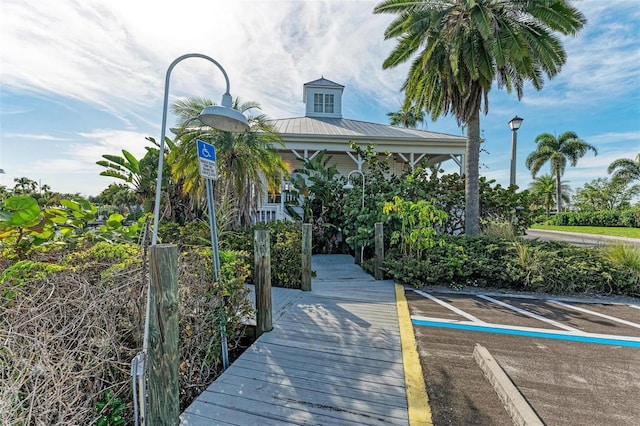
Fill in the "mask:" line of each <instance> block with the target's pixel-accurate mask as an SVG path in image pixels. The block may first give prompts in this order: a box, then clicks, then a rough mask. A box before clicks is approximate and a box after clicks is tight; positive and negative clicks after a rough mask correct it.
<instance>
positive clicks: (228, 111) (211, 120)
mask: <svg viewBox="0 0 640 426" xmlns="http://www.w3.org/2000/svg"><path fill="white" fill-rule="evenodd" d="M187 58H202V59H206V60H207V61H209V62H211V63H213V64H214V65H215V66H216V67H218V69H220V71H221V72H222V75H224V80H225V82H226V84H227V88H226V91H225V93H224V95H222V102H221V105H220V106H217V105H216V106H208V107H206V108H205V109H203V110H202V112H201V113H200V115H199V116H198V120H200V121H201V122H202V123H203V124H205V125H207V126H210V127H213V128H215V129H218V130H222V131H223V132H245V131H247V130H249V124H248V123H247V117H245V116H244V114H242V113H241V112H240V111H237V110H235V109H232V108H231V105H232V99H231V95H230V94H229V77H228V76H227V73H226V71H225V70H224V68H222V65H220V64H219V63H218V62H217V61H216V60H215V59H213V58H211V57H209V56H207V55H203V54H201V53H187V54H186V55H182V56H180V57H179V58H177V59H176V60H174V61H173V62H172V63H171V65H169V68H168V69H167V76H166V78H165V82H164V103H163V106H162V128H161V129H160V156H159V158H158V180H157V182H156V199H155V204H154V207H153V235H152V238H151V245H155V244H156V242H157V240H158V222H159V220H160V194H161V192H162V169H163V163H164V138H165V135H166V127H167V109H168V106H169V79H170V77H171V71H172V70H173V68H174V67H175V66H176V65H177V64H178V63H179V62H181V61H183V60H185V59H187Z"/></svg>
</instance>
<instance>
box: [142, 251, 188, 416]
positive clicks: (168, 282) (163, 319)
mask: <svg viewBox="0 0 640 426" xmlns="http://www.w3.org/2000/svg"><path fill="white" fill-rule="evenodd" d="M149 272H150V274H151V286H150V292H151V306H150V311H149V346H148V349H147V354H148V359H149V364H148V371H149V383H148V389H149V412H148V415H147V419H148V422H147V424H150V425H171V426H173V425H176V424H178V416H179V414H180V412H179V410H180V404H179V388H178V361H179V359H178V353H179V352H178V330H179V329H178V248H177V246H176V245H174V244H158V245H153V246H151V247H150V248H149Z"/></svg>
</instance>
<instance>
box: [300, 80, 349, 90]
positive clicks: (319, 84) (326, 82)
mask: <svg viewBox="0 0 640 426" xmlns="http://www.w3.org/2000/svg"><path fill="white" fill-rule="evenodd" d="M304 86H315V87H335V88H339V89H344V86H343V85H342V84H338V83H335V82H333V81H331V80H327V79H326V78H324V77H321V78H319V79H317V80H313V81H310V82H308V83H305V84H303V87H304Z"/></svg>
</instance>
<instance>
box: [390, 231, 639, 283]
mask: <svg viewBox="0 0 640 426" xmlns="http://www.w3.org/2000/svg"><path fill="white" fill-rule="evenodd" d="M627 257H628V258H632V257H631V256H627ZM384 265H385V269H386V272H387V274H388V275H389V276H390V277H391V278H393V279H395V280H397V281H398V282H400V283H402V284H408V285H413V286H416V287H422V286H424V285H446V286H451V287H455V288H460V287H464V286H473V287H489V286H490V287H499V288H510V289H514V290H527V291H534V292H548V293H557V294H577V293H586V294H610V293H614V294H624V295H638V294H639V293H640V284H639V282H640V281H639V280H640V272H638V271H637V270H635V271H634V270H633V268H628V267H625V268H623V267H621V265H620V263H617V262H616V261H614V260H612V258H611V256H610V255H608V254H607V252H605V251H604V250H601V249H598V248H584V247H576V246H571V245H568V244H564V243H552V242H539V241H532V240H517V241H509V240H505V239H500V238H492V237H474V238H469V237H464V236H460V237H443V242H442V244H440V245H436V246H434V247H433V248H431V249H430V250H428V251H427V252H426V253H425V254H424V255H423V257H422V258H420V259H417V258H415V257H404V256H400V255H398V254H394V253H391V254H390V255H389V256H388V257H387V259H385V263H384Z"/></svg>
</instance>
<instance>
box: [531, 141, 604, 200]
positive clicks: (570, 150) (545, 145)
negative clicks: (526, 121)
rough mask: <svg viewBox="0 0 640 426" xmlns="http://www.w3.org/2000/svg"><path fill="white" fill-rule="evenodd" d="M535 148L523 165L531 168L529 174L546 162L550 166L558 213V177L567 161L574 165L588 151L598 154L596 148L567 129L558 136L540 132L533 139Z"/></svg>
mask: <svg viewBox="0 0 640 426" xmlns="http://www.w3.org/2000/svg"><path fill="white" fill-rule="evenodd" d="M535 142H536V144H537V146H536V150H535V151H533V152H532V153H531V154H529V155H528V156H527V159H526V160H525V165H526V166H527V169H529V170H531V176H532V177H533V178H534V179H535V177H536V175H537V174H538V172H539V171H540V169H541V168H542V166H544V165H545V164H546V163H547V162H548V163H549V166H550V168H551V173H552V174H553V175H555V177H556V203H557V208H558V213H560V212H561V211H562V185H561V183H560V178H561V177H562V175H563V174H564V171H565V169H566V168H567V162H568V163H569V164H570V165H571V167H575V166H576V164H577V163H578V160H579V159H580V158H582V157H584V156H585V154H586V153H587V152H589V151H593V153H594V154H595V155H598V150H597V149H596V148H595V147H594V146H593V145H590V144H588V143H587V142H585V141H583V140H582V139H580V138H579V137H578V135H577V134H576V133H575V132H571V131H567V132H564V133H562V134H561V135H560V136H559V137H557V138H556V137H555V136H554V135H552V134H551V133H542V134H540V135H538V136H537V137H536V139H535Z"/></svg>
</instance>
